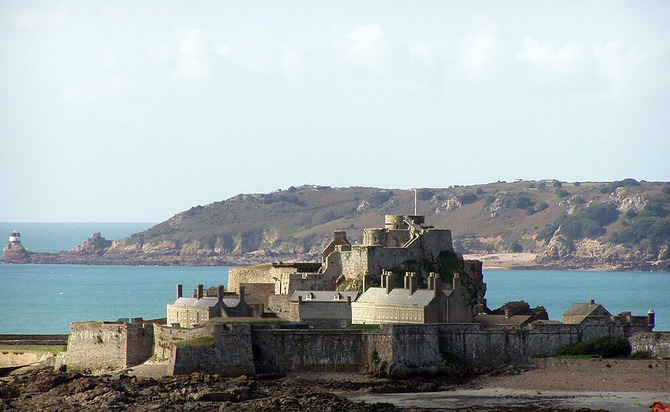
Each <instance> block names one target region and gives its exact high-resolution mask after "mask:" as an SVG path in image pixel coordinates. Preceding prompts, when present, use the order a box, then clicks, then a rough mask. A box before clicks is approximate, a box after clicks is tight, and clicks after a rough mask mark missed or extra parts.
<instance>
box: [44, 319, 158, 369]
mask: <svg viewBox="0 0 670 412" xmlns="http://www.w3.org/2000/svg"><path fill="white" fill-rule="evenodd" d="M151 328H152V326H151V325H146V326H145V325H142V324H126V323H106V322H74V323H72V325H71V326H70V336H69V338H68V344H67V351H66V352H62V353H60V354H59V355H58V357H57V358H56V368H60V367H61V366H63V365H64V366H66V367H67V369H68V370H80V371H103V370H114V369H123V368H126V367H128V366H134V365H137V364H139V363H142V362H144V361H145V360H146V359H148V358H149V357H150V356H151V347H152V346H151V342H152V340H153V333H151V332H150V331H149V330H150V329H151ZM129 337H130V339H129ZM129 341H130V343H132V345H133V346H130V345H129Z"/></svg>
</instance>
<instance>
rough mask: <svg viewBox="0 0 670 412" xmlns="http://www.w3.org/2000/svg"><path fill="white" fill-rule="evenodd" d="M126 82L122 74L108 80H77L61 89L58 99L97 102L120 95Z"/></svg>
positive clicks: (69, 101)
mask: <svg viewBox="0 0 670 412" xmlns="http://www.w3.org/2000/svg"><path fill="white" fill-rule="evenodd" d="M127 84H128V79H127V78H126V77H123V76H118V77H115V78H113V79H110V80H108V81H100V80H96V81H78V82H75V83H72V84H71V85H70V86H68V87H67V88H65V89H63V90H61V92H60V93H59V94H58V99H59V100H60V101H63V102H67V103H97V102H100V101H102V100H106V99H108V98H112V97H117V96H120V95H121V94H122V93H123V91H124V90H125V89H126V86H127Z"/></svg>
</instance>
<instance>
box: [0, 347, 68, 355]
mask: <svg viewBox="0 0 670 412" xmlns="http://www.w3.org/2000/svg"><path fill="white" fill-rule="evenodd" d="M66 349H67V346H65V345H5V346H0V352H11V353H22V352H51V353H53V354H54V355H55V354H58V353H60V352H65V350H66Z"/></svg>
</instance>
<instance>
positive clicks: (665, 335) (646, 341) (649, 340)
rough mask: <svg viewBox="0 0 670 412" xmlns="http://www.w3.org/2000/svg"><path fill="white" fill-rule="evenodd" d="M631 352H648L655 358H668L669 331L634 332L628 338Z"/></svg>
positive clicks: (669, 349) (669, 347)
mask: <svg viewBox="0 0 670 412" xmlns="http://www.w3.org/2000/svg"><path fill="white" fill-rule="evenodd" d="M628 341H629V342H630V344H631V347H632V351H633V352H649V355H651V357H653V358H657V359H670V332H647V333H636V334H635V335H633V336H631V337H630V338H628Z"/></svg>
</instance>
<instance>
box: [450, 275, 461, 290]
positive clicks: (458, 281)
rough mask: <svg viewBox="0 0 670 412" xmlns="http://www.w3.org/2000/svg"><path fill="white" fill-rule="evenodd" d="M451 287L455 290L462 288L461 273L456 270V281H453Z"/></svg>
mask: <svg viewBox="0 0 670 412" xmlns="http://www.w3.org/2000/svg"><path fill="white" fill-rule="evenodd" d="M451 288H452V289H453V290H460V289H461V275H460V274H459V273H458V272H454V281H453V283H452V286H451Z"/></svg>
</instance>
